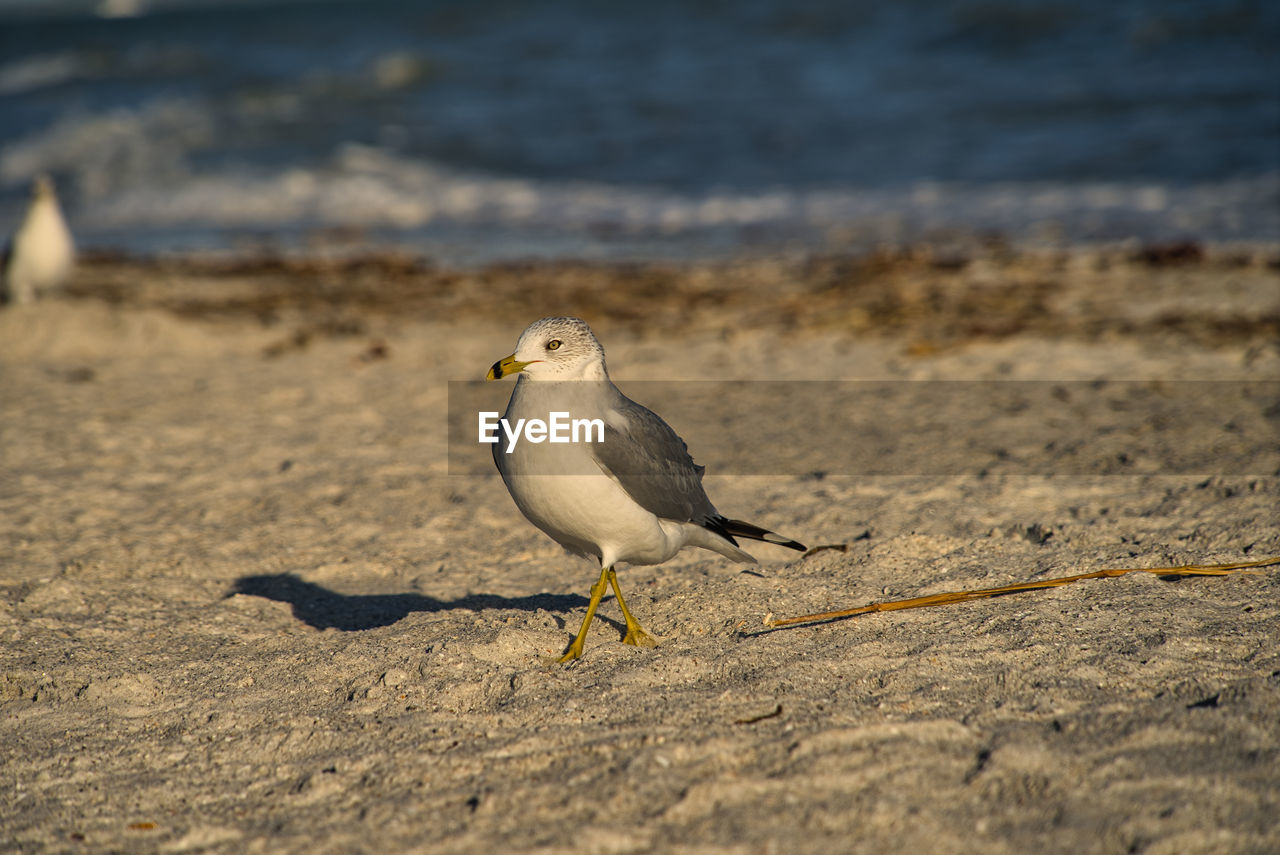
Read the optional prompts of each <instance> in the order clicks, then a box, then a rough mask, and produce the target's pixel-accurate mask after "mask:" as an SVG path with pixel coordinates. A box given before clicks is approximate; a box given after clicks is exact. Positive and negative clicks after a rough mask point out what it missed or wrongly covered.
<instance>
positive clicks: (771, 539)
mask: <svg viewBox="0 0 1280 855" xmlns="http://www.w3.org/2000/svg"><path fill="white" fill-rule="evenodd" d="M719 523H720V524H719V525H718V526H716V528H715V529H714V530H715V531H717V532H719V533H721V534H725V535H728V537H729V539H730V540H733V538H735V537H745V538H747V539H748V540H763V541H764V542H765V543H776V544H777V545H778V546H785V547H786V548H787V549H794V550H796V551H797V552H804V551H805V549H806V548H807V547H806V546H805V545H804V544H803V543H799V542H797V541H794V540H791V539H790V538H787V537H783V536H782V535H780V534H777V533H776V532H772V531H769V530H768V529H767V528H760V526H758V525H752V524H751V523H749V522H743V521H742V520H729V519H725V520H719ZM735 542H736V541H735Z"/></svg>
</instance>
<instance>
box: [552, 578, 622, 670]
mask: <svg viewBox="0 0 1280 855" xmlns="http://www.w3.org/2000/svg"><path fill="white" fill-rule="evenodd" d="M612 572H613V570H611V569H610V568H608V567H601V568H600V578H599V579H598V580H597V581H596V583H595V584H594V585H592V586H591V602H590V603H588V604H587V616H586V617H584V618H583V619H582V628H581V629H579V630H578V636H577V638H575V639H574V640H573V643H572V644H570V645H569V649H568V650H566V651H565V653H564V655H563V656H561V657H560V658H559V659H558V660H556V661H557V662H572V661H573V660H575V659H577V658H578V657H579V656H581V655H582V646H583V645H584V644H586V642H587V628H588V627H589V626H591V619H592V618H593V617H595V616H596V609H598V608H599V607H600V598H601V597H603V596H604V590H605V588H606V587H608V585H607V582H606V580H607V579H608V578H609V574H611V573H612ZM614 590H615V591H616V590H617V588H616V587H615V588H614ZM618 602H622V601H621V600H619V601H618ZM624 614H625V612H624Z"/></svg>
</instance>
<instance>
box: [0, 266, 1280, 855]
mask: <svg viewBox="0 0 1280 855" xmlns="http://www.w3.org/2000/svg"><path fill="white" fill-rule="evenodd" d="M561 314H565V315H575V316H579V317H582V318H584V319H586V320H587V321H588V322H589V323H590V324H591V325H592V327H593V329H594V330H595V331H596V333H597V335H598V336H599V337H600V339H601V341H602V342H603V343H604V345H605V347H606V349H607V352H608V357H609V364H610V368H611V371H612V373H613V376H614V378H615V379H616V380H617V382H618V383H619V385H620V386H621V388H622V389H623V391H624V392H625V391H627V383H628V382H634V383H640V382H642V381H654V380H663V381H685V380H724V381H746V380H772V381H795V380H805V381H854V380H868V381H872V380H874V381H881V382H886V383H904V384H905V383H906V382H907V381H957V380H965V381H991V382H993V383H994V382H997V381H999V382H1005V381H1009V382H1012V381H1027V382H1031V381H1037V382H1054V383H1080V384H1082V388H1083V387H1084V386H1088V385H1089V384H1095V386H1094V388H1104V391H1106V392H1107V394H1108V395H1109V394H1110V393H1111V390H1117V391H1116V394H1115V395H1114V396H1113V397H1110V398H1107V402H1108V403H1107V406H1109V407H1111V408H1112V410H1113V411H1114V412H1115V413H1123V414H1127V418H1128V421H1126V422H1124V423H1123V424H1124V425H1125V426H1124V428H1123V429H1119V428H1117V427H1115V425H1114V423H1101V422H1098V421H1096V420H1093V419H1091V418H1084V417H1082V418H1080V419H1079V420H1078V421H1071V420H1067V421H1065V422H1063V423H1062V424H1056V425H1055V426H1054V430H1055V431H1057V433H1056V434H1055V442H1056V443H1057V444H1056V445H1055V446H1054V448H1053V449H1052V450H1049V449H1046V447H1045V446H1046V442H1045V440H1044V438H1043V434H1042V431H1043V430H1046V429H1047V427H1046V424H1045V419H1044V418H1042V417H1041V415H1040V411H1039V410H1038V409H1037V408H1036V407H1034V406H1033V407H1024V408H1023V409H1022V410H1021V411H1020V412H1018V413H1015V415H1016V418H1009V419H1008V420H1005V419H1004V418H1003V417H1001V419H1000V420H998V421H993V420H991V419H986V418H975V419H972V420H970V421H957V422H955V423H954V427H953V433H955V434H956V435H958V436H959V437H960V438H961V439H965V440H967V441H970V440H971V441H970V442H969V447H972V448H979V449H986V451H983V452H982V454H990V459H989V460H988V459H986V458H984V457H981V454H978V453H977V452H975V454H976V455H977V456H975V457H974V458H973V459H972V460H969V459H966V460H964V461H962V462H961V463H960V464H957V465H955V466H950V467H947V466H943V465H942V464H941V463H938V464H937V466H936V468H935V467H933V466H932V465H931V464H930V463H929V461H928V454H927V449H925V450H924V451H923V452H921V453H922V455H923V457H922V458H918V460H920V461H921V462H917V463H916V464H915V465H912V466H904V467H902V469H901V471H899V472H896V473H894V474H875V475H864V474H859V473H858V472H856V471H847V470H846V469H835V470H822V469H818V468H813V467H810V466H808V465H806V466H804V467H803V468H800V467H794V468H791V469H788V468H787V467H786V466H782V465H779V466H776V467H774V468H773V471H769V472H762V473H760V474H751V473H743V472H742V471H741V470H738V471H737V472H732V473H728V474H726V473H724V472H723V471H722V472H720V473H718V472H717V471H716V469H715V468H714V466H713V467H711V468H709V470H708V473H707V477H706V485H707V489H708V493H709V494H710V496H711V498H712V499H713V501H715V503H716V505H717V506H718V507H719V508H720V509H721V510H722V511H723V512H725V513H727V514H729V515H731V516H735V517H739V518H742V519H746V520H751V521H753V522H757V523H759V524H761V525H765V526H767V527H769V528H771V529H774V530H776V531H779V532H782V533H784V534H786V535H789V536H791V537H794V538H796V539H798V540H801V541H803V542H804V543H806V544H808V545H809V546H811V547H816V546H829V547H831V548H828V549H821V550H813V551H812V552H811V554H807V555H805V556H799V555H798V554H797V553H794V552H788V551H787V550H784V549H780V548H776V547H772V546H769V545H764V544H751V545H750V549H751V551H752V552H753V553H754V554H755V555H756V556H757V557H758V558H759V560H760V564H759V565H758V566H749V565H748V566H744V565H736V564H732V563H730V562H728V561H726V560H725V559H723V558H721V557H719V556H717V555H714V554H712V553H710V552H703V551H696V552H695V551H688V552H685V553H683V554H681V555H680V556H679V557H678V558H676V559H675V560H673V561H671V562H669V563H668V564H666V565H663V566H659V567H634V568H624V569H622V571H621V572H620V576H621V579H622V582H623V585H624V587H625V588H626V590H627V592H628V600H629V604H630V606H631V608H632V609H633V610H634V611H635V612H636V614H637V617H638V618H639V619H640V620H641V621H642V622H643V623H644V624H645V625H646V627H648V628H649V629H650V630H652V631H654V632H655V633H657V634H658V635H661V636H663V637H664V639H665V641H664V643H663V644H662V645H661V646H659V647H657V648H656V649H636V648H632V647H628V646H624V645H623V644H621V643H620V640H621V635H622V633H621V629H620V628H621V616H620V614H619V613H618V611H617V607H616V603H614V602H613V600H612V598H609V599H606V600H605V602H604V605H603V607H602V609H601V613H600V618H602V619H597V622H596V624H595V625H594V626H593V628H592V632H591V636H590V638H589V640H588V644H587V647H586V654H585V656H584V657H583V658H582V659H581V660H580V661H578V662H577V663H575V664H572V665H570V666H567V667H566V666H559V665H549V664H548V662H547V660H548V659H549V658H552V657H554V656H557V655H559V654H560V653H561V652H562V651H563V650H564V648H565V646H566V644H567V643H568V641H569V640H570V637H571V633H572V632H574V631H575V630H576V629H577V626H578V624H579V622H580V621H581V619H582V615H583V612H584V611H585V607H586V603H587V599H586V594H587V590H588V588H589V586H590V585H591V583H592V581H594V578H595V576H596V573H597V568H593V567H592V566H591V565H590V564H588V563H586V562H584V561H581V560H578V559H574V558H570V557H568V556H565V555H564V554H563V553H562V552H561V550H560V549H559V548H558V547H557V546H556V545H555V544H554V543H553V542H552V541H551V540H549V539H548V538H546V537H545V536H544V535H542V534H541V533H540V532H538V531H537V530H536V529H534V528H533V527H532V526H531V525H529V524H528V523H527V522H526V521H525V520H524V519H523V518H522V517H521V516H520V515H519V513H518V511H517V510H516V509H515V507H514V506H513V504H512V502H511V499H510V498H509V496H508V495H507V493H506V490H505V489H504V487H503V485H502V482H501V480H500V479H499V478H498V477H497V474H496V472H494V473H489V474H482V475H464V474H458V473H457V472H451V467H450V462H451V454H450V452H451V449H450V448H449V437H448V430H447V422H448V418H447V416H448V413H449V381H458V380H476V379H479V378H480V377H482V376H483V374H484V371H485V369H486V368H487V367H488V366H489V365H490V364H491V363H493V361H494V360H495V359H498V358H500V357H502V356H505V355H506V354H508V353H510V352H511V350H512V347H513V346H514V343H515V339H516V337H517V335H518V334H519V332H520V331H521V330H522V329H523V328H524V327H525V326H526V325H527V324H528V323H529V322H531V321H533V320H536V319H537V318H539V317H543V316H547V315H561ZM1193 382H1207V383H1208V384H1209V385H1210V386H1213V387H1215V388H1216V389H1217V390H1218V391H1219V393H1221V394H1222V395H1224V397H1223V398H1222V400H1223V401H1225V402H1226V403H1224V404H1223V405H1222V406H1223V407H1224V408H1225V409H1223V410H1222V411H1221V415H1220V417H1217V418H1213V417H1211V416H1212V413H1213V412H1219V411H1217V410H1212V411H1206V412H1209V414H1210V415H1207V416H1204V417H1203V418H1201V419H1200V420H1199V421H1197V422H1195V424H1196V425H1199V426H1200V427H1198V428H1194V429H1193V432H1192V433H1187V432H1186V431H1187V430H1188V429H1187V428H1186V427H1185V425H1184V424H1183V423H1180V422H1178V421H1177V418H1176V416H1177V415H1178V413H1179V412H1181V411H1182V409H1183V408H1182V407H1181V406H1172V405H1171V406H1169V407H1166V409H1165V410H1161V412H1162V413H1164V415H1162V416H1161V417H1160V418H1148V417H1147V416H1146V413H1147V412H1148V410H1146V409H1143V407H1147V406H1155V404H1152V403H1151V401H1153V400H1156V399H1160V397H1161V395H1164V396H1165V398H1164V399H1165V400H1172V401H1177V400H1179V399H1178V395H1179V394H1181V392H1179V389H1181V388H1183V387H1182V386H1180V385H1179V384H1186V383H1193ZM1097 384H1121V385H1114V386H1105V385H1102V386H1100V385H1097ZM1124 384H1127V385H1124ZM1069 388H1074V387H1069ZM1278 388H1280V249H1277V248H1275V247H1263V248H1257V247H1245V248H1242V247H1238V246H1213V245H1209V246H1200V245H1198V244H1190V243H1188V244H1167V245H1162V246H1147V247H1143V246H1137V245H1134V246H1123V247H1112V248H1106V249H1084V248H1081V249H1077V250H1070V251H1065V250H1054V251H1049V250H1045V251H1038V252H1033V251H1029V250H1019V249H1013V248H1010V247H1007V246H1003V245H998V244H989V245H978V246H970V247H964V248H956V249H939V248H929V247H924V246H921V247H916V248H910V249H898V250H885V251H881V252H875V253H870V254H861V255H851V256H840V255H796V256H777V257H768V258H753V259H745V260H741V261H717V262H702V263H693V262H691V263H687V264H674V263H672V264H659V263H646V264H640V263H636V264H604V263H600V264H592V263H576V262H567V261H565V262H542V263H529V264H518V263H511V264H503V265H496V266H490V267H477V268H466V269H451V268H443V267H439V266H436V265H434V264H432V263H431V262H430V261H428V260H424V259H419V258H416V257H412V256H406V255H394V254H375V255H368V256H356V257H351V258H345V259H333V258H324V257H319V256H297V257H295V256H287V257H286V256H254V257H242V258H227V257H202V256H187V257H173V258H162V259H141V258H131V257H123V256H121V257H115V256H105V255H98V256H90V257H88V258H86V259H84V261H83V262H82V264H81V265H80V267H79V268H78V270H77V273H76V277H75V280H74V281H73V282H72V284H71V285H70V286H69V288H68V289H67V291H66V293H65V294H63V295H61V296H59V297H57V298H56V299H51V300H45V301H42V302H38V303H35V304H33V305H29V306H16V307H9V308H7V309H4V310H3V311H0V401H2V402H3V409H4V417H3V420H2V421H0V455H2V463H0V758H3V759H2V760H0V849H3V850H5V851H14V852H30V853H34V852H108V851H119V852H135V851H137V852H217V853H233V852H261V853H267V852H271V853H275V852H296V853H350V852H432V853H436V852H440V853H452V852H458V853H461V852H479V851H491V850H492V849H494V848H498V847H501V848H503V849H506V850H514V851H539V852H547V853H553V852H564V853H569V852H581V853H632V852H677V853H725V855H728V853H735V855H736V853H828V852H866V853H879V852H893V851H917V852H931V853H961V852H973V853H979V852H981V853H984V855H991V854H992V853H1022V852H1028V851H1048V852H1071V853H1135V852H1142V853H1151V855H1184V854H1185V853H1259V855H1261V853H1266V852H1276V851H1280V821H1278V820H1277V817H1280V649H1278V647H1277V640H1278V639H1280V569H1274V568H1273V569H1267V570H1262V571H1260V572H1258V573H1256V574H1240V575H1234V576H1229V577H1222V578H1202V579H1169V578H1163V577H1159V576H1155V575H1147V574H1135V575H1130V576H1125V577H1122V578H1117V579H1106V580H1094V581H1088V582H1082V583H1079V584H1076V585H1071V586H1067V587H1064V588H1060V589H1055V590H1051V591H1039V592H1033V593H1027V594H1020V595H1016V596H1008V597H1001V598H998V599H993V600H989V601H983V602H975V603H968V604H963V605H956V606H950V607H946V608H939V609H926V610H920V611H910V612H901V613H891V614H880V615H870V616H866V617H862V618H857V619H853V620H847V621H841V622H836V623H829V624H823V625H818V626H804V627H798V628H793V629H785V630H772V631H770V630H768V628H767V627H766V626H765V624H764V617H765V616H766V615H769V614H772V615H775V616H777V617H788V616H793V615H800V614H805V613H809V612H816V611H823V610H828V609H836V608H843V607H853V606H859V605H863V604H866V603H869V602H873V601H878V600H887V599H895V598H902V597H912V596H917V595H923V594H932V593H939V592H943V591H952V590H962V589H968V588H980V587H990V586H995V585H1001V584H1007V583H1013V582H1020V581H1028V580H1036V579H1045V578H1051V577H1054V576H1062V575H1070V574H1074V573H1083V572H1089V571H1093V570H1099V569H1102V568H1107V567H1165V566H1176V565H1182V564H1188V563H1200V564H1204V563H1224V562H1237V561H1251V560H1258V559H1262V558H1265V557H1268V556H1274V555H1280V525H1277V514H1276V508H1277V505H1278V504H1280V446H1278V445H1277V441H1276V437H1277V436H1280V397H1278V396H1277V394H1276V390H1277V389H1278ZM1152 390H1156V392H1154V393H1153V392H1152ZM1161 390H1164V391H1161ZM1237 390H1238V391H1237ZM1064 394H1065V393H1064ZM1071 394H1074V392H1072V393H1071ZM637 397H640V396H639V395H637ZM641 400H642V402H645V401H644V400H643V398H641ZM1075 400H1077V401H1084V402H1085V403H1083V404H1081V411H1082V413H1083V412H1085V411H1092V407H1093V404H1092V403H1090V402H1091V401H1094V400H1095V399H1080V398H1077V399H1075ZM1096 400H1098V401H1101V400H1102V398H1098V399H1096ZM879 406H881V407H882V410H881V411H880V413H878V414H877V413H876V412H874V411H872V412H870V413H867V412H859V413H856V414H855V413H850V419H851V420H852V419H854V417H855V416H857V418H859V419H862V420H863V421H864V422H866V423H868V424H870V425H873V424H875V423H876V422H877V421H879V420H880V419H879V418H877V416H882V418H883V421H884V423H886V424H890V423H891V424H893V425H894V426H895V427H894V433H895V434H896V435H899V436H901V439H902V443H903V444H909V443H910V442H911V441H912V437H911V434H912V428H913V426H914V425H917V424H919V425H921V426H923V425H926V424H931V423H932V421H931V420H933V419H934V415H935V414H934V413H932V412H931V410H930V407H929V404H928V401H922V400H921V399H920V398H919V397H912V396H906V397H904V398H902V399H901V400H899V399H897V398H892V397H890V398H887V399H886V400H885V401H884V402H883V403H882V404H881V405H879ZM1215 406H1216V405H1215ZM655 409H658V410H659V412H662V408H661V407H659V406H657V405H656V404H655ZM1152 412H1154V410H1153V411H1152ZM788 415H789V413H788V412H786V411H784V409H783V408H773V409H771V408H770V407H768V406H761V407H759V408H758V409H757V410H756V411H755V412H753V413H751V419H752V421H751V422H750V423H749V426H750V427H751V428H752V429H753V430H755V431H758V432H762V433H767V432H768V431H770V430H772V429H774V428H775V427H777V428H778V429H779V430H781V429H782V428H781V427H779V426H782V425H784V424H787V423H786V422H784V421H782V420H784V419H785V418H786V417H787V416H788ZM994 418H995V417H994V416H992V419H994ZM851 423H852V422H851ZM1100 424H1102V425H1103V426H1101V427H1100V426H1099V425H1100ZM1107 424H1110V425H1111V426H1110V427H1108V426H1106V425H1107ZM1073 425H1074V426H1075V427H1074V428H1073ZM673 426H674V427H675V428H676V430H677V431H681V432H682V433H684V432H685V431H686V429H685V428H682V425H681V424H679V423H677V421H676V420H675V419H673ZM693 429H694V426H692V425H691V426H689V428H688V430H689V431H692V430H693ZM868 430H870V428H868ZM849 433H850V435H848V436H847V437H845V440H844V441H845V442H847V443H849V444H852V445H856V444H857V443H858V442H859V436H858V435H857V433H856V432H855V431H852V430H851V431H850V432H849ZM992 437H997V438H998V440H999V441H998V442H994V441H993V440H992ZM699 442H701V443H702V446H703V447H699V443H698V442H695V441H694V440H693V439H690V445H691V448H690V450H691V452H692V453H693V455H694V458H695V459H698V460H701V461H703V462H707V461H708V460H709V459H714V458H715V455H716V454H717V453H718V451H717V449H714V448H710V447H706V446H707V445H708V443H707V442H706V441H702V440H700V441H699ZM996 446H998V448H996ZM1064 449H1065V450H1064ZM1099 449H1102V451H1101V452H1100V451H1099ZM1135 449H1136V450H1135ZM997 452H998V453H997ZM1103 452H1105V453H1103ZM1001 455H1004V456H1001ZM1019 455H1022V456H1021V457H1019ZM1010 459H1012V460H1015V461H1016V460H1022V461H1024V462H1025V465H1022V466H1014V465H1013V464H1012V463H1009V462H1008V461H1009V460H1010Z"/></svg>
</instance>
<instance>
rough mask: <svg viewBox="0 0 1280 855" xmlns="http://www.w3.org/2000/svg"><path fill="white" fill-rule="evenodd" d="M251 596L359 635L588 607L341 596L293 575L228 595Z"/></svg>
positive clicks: (532, 599) (320, 625) (577, 599)
mask: <svg viewBox="0 0 1280 855" xmlns="http://www.w3.org/2000/svg"><path fill="white" fill-rule="evenodd" d="M236 594H245V595H246V596H250V597H265V598H266V599H268V600H275V601H276V602H278V603H288V604H289V605H290V606H291V607H292V608H293V616H294V617H296V618H297V619H298V620H300V621H302V622H303V623H305V624H307V625H308V626H312V627H315V628H316V629H340V630H343V631H345V632H354V631H357V630H362V629H376V628H378V627H380V626H390V625H391V624H393V623H395V622H396V621H398V620H400V619H402V618H404V617H406V616H408V615H410V614H412V613H413V612H444V611H450V610H452V609H469V610H470V611H473V612H479V611H484V610H486V609H515V610H518V611H525V612H532V611H537V610H538V609H546V610H547V611H549V612H564V611H569V610H570V609H575V608H578V607H580V606H585V605H586V604H587V598H586V597H583V596H580V595H578V594H533V595H532V596H528V597H500V596H498V595H497V594H469V595H467V596H465V597H459V598H458V599H456V600H437V599H435V598H434V597H424V596H423V595H421V594H339V593H336V592H334V591H330V590H328V589H327V588H322V587H321V586H319V585H316V584H314V583H312V582H307V581H305V580H303V579H299V578H298V577H297V576H294V575H293V574H292V573H275V574H270V575H262V576H242V577H241V578H239V579H237V580H236V583H235V585H234V586H233V587H232V588H231V590H230V591H229V592H227V596H228V597H232V596H235V595H236Z"/></svg>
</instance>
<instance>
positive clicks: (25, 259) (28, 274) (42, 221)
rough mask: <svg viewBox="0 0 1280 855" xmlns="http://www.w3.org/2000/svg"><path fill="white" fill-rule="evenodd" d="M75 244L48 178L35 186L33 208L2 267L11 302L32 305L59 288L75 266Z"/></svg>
mask: <svg viewBox="0 0 1280 855" xmlns="http://www.w3.org/2000/svg"><path fill="white" fill-rule="evenodd" d="M75 256H76V250H75V244H74V243H73V241H72V240H71V231H70V230H69V229H68V228H67V223H66V221H65V220H64V219H63V218H62V209H61V208H59V207H58V194H57V193H56V192H55V191H54V189H53V181H52V180H51V179H50V178H49V176H47V175H39V176H37V177H36V180H35V181H34V182H33V183H32V187H31V205H30V206H29V207H28V208H27V214H26V216H25V217H24V218H23V220H22V223H21V224H20V225H19V226H18V230H17V231H16V232H15V233H14V235H13V240H12V243H11V244H10V246H9V247H8V248H7V252H6V257H5V259H4V264H3V268H4V271H3V283H0V284H3V286H4V287H3V289H2V290H3V292H4V296H5V297H6V298H7V300H8V302H10V303H15V304H16V303H32V302H35V300H36V299H37V298H39V297H40V296H42V295H43V294H46V293H48V292H50V291H54V290H56V289H58V288H60V287H61V286H62V285H63V283H65V282H66V281H67V277H69V276H70V275H71V268H72V267H73V266H74V265H75Z"/></svg>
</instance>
